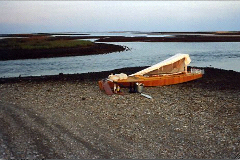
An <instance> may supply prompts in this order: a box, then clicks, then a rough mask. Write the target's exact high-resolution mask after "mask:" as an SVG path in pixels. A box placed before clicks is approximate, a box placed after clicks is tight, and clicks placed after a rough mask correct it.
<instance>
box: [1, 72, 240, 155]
mask: <svg viewBox="0 0 240 160" xmlns="http://www.w3.org/2000/svg"><path fill="white" fill-rule="evenodd" d="M135 70H139V69H138V68H136V69H135ZM117 71H118V73H121V71H123V72H124V73H126V71H132V70H131V69H125V70H124V69H123V70H117ZM111 72H113V71H109V73H111ZM113 73H116V72H113ZM205 73H206V74H205V75H204V76H203V78H201V79H199V80H195V81H191V82H187V83H182V84H177V85H171V86H163V87H145V88H144V92H143V93H145V94H148V95H150V96H152V97H153V99H147V98H145V97H143V96H141V95H140V94H138V93H128V89H127V88H122V91H123V92H124V95H116V94H115V95H112V96H108V95H106V94H105V93H104V92H103V91H101V90H99V87H98V84H97V80H99V79H101V78H103V77H104V76H105V75H107V74H108V72H105V73H102V74H101V73H92V74H90V73H89V74H83V75H81V76H80V75H75V78H73V77H74V76H69V75H66V76H65V75H62V74H61V75H59V76H55V78H40V77H39V78H35V79H34V78H33V77H31V78H25V79H24V78H22V79H20V78H18V79H17V78H15V79H1V81H0V82H1V83H0V144H1V146H0V158H1V159H2V158H3V159H9V158H24V159H25V158H27V159H32V158H34V159H35V158H39V159H40V158H47V159H112V158H114V159H115V158H117V159H127V158H131V159H180V158H184V159H234V158H236V159H239V158H240V147H239V146H240V137H239V135H240V96H239V95H240V84H239V79H240V73H239V72H234V71H225V70H220V69H214V68H205ZM128 74H129V73H128ZM79 76H80V77H81V78H79ZM56 77H59V78H56ZM69 77H71V78H69Z"/></svg>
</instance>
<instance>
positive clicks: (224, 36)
mask: <svg viewBox="0 0 240 160" xmlns="http://www.w3.org/2000/svg"><path fill="white" fill-rule="evenodd" d="M109 33H114V32H109ZM116 33H118V32H116ZM135 34H136V36H134V37H125V36H111V35H110V36H106V35H103V36H94V35H90V34H83V33H81V34H80V33H56V34H51V33H37V34H0V37H2V38H3V37H8V38H7V39H0V60H18V59H37V58H54V57H68V56H83V55H95V54H106V53H112V52H121V51H124V50H126V49H127V48H126V47H125V46H119V45H113V44H104V43H93V44H94V45H92V46H90V47H81V46H80V47H64V48H63V47H59V48H53V49H31V50H29V49H11V48H10V49H9V48H4V45H6V43H11V41H10V40H9V41H8V39H11V38H15V39H16V41H17V42H18V43H21V41H24V40H26V38H30V39H38V38H39V39H41V40H42V39H45V41H48V40H51V41H53V40H64V41H68V40H76V39H82V40H84V39H98V40H96V42H240V32H136V33H133V35H135ZM146 34H147V35H150V36H151V37H146V36H145V35H146ZM54 35H58V36H54ZM30 39H29V40H30ZM1 45H2V46H1Z"/></svg>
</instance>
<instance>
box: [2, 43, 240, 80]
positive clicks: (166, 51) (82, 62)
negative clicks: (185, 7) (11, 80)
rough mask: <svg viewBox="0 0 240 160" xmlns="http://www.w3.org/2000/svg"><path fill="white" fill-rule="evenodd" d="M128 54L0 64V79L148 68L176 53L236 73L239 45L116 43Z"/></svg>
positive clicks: (239, 52)
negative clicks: (125, 68) (124, 48)
mask: <svg viewBox="0 0 240 160" xmlns="http://www.w3.org/2000/svg"><path fill="white" fill-rule="evenodd" d="M113 44H117V45H124V46H127V47H129V48H130V50H128V51H124V52H115V53H110V54H104V55H90V56H77V57H61V58H42V59H30V60H11V61H0V77H18V76H19V75H21V76H39V75H56V74H59V73H64V74H68V73H70V74H74V73H87V72H98V71H106V70H112V69H117V68H123V67H136V66H150V65H153V64H156V63H158V62H160V61H162V60H165V59H167V58H169V57H170V56H173V55H175V54H177V53H187V54H189V55H190V58H191V59H192V62H191V63H190V66H198V67H210V66H211V67H216V68H222V69H227V70H235V71H238V72H240V63H239V62H240V43H239V42H210V43H206V42H203V43H186V42H117V43H113Z"/></svg>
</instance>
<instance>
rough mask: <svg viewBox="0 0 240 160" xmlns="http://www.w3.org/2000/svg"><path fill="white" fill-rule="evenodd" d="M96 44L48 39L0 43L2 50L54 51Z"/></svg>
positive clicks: (26, 39) (14, 40) (13, 39)
mask: <svg viewBox="0 0 240 160" xmlns="http://www.w3.org/2000/svg"><path fill="white" fill-rule="evenodd" d="M93 44H94V43H93V42H91V41H86V40H64V39H58V40H52V39H46V38H30V39H28V38H22V39H17V38H11V39H5V40H3V41H1V42H0V49H27V50H31V49H53V48H71V47H88V46H92V45H93Z"/></svg>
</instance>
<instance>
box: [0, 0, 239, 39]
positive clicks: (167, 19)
mask: <svg viewBox="0 0 240 160" xmlns="http://www.w3.org/2000/svg"><path fill="white" fill-rule="evenodd" d="M0 15H1V16H0V34H9V33H53V32H106V31H143V32H178V31H179V32H183V31H189V32H194V31H240V1H0Z"/></svg>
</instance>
